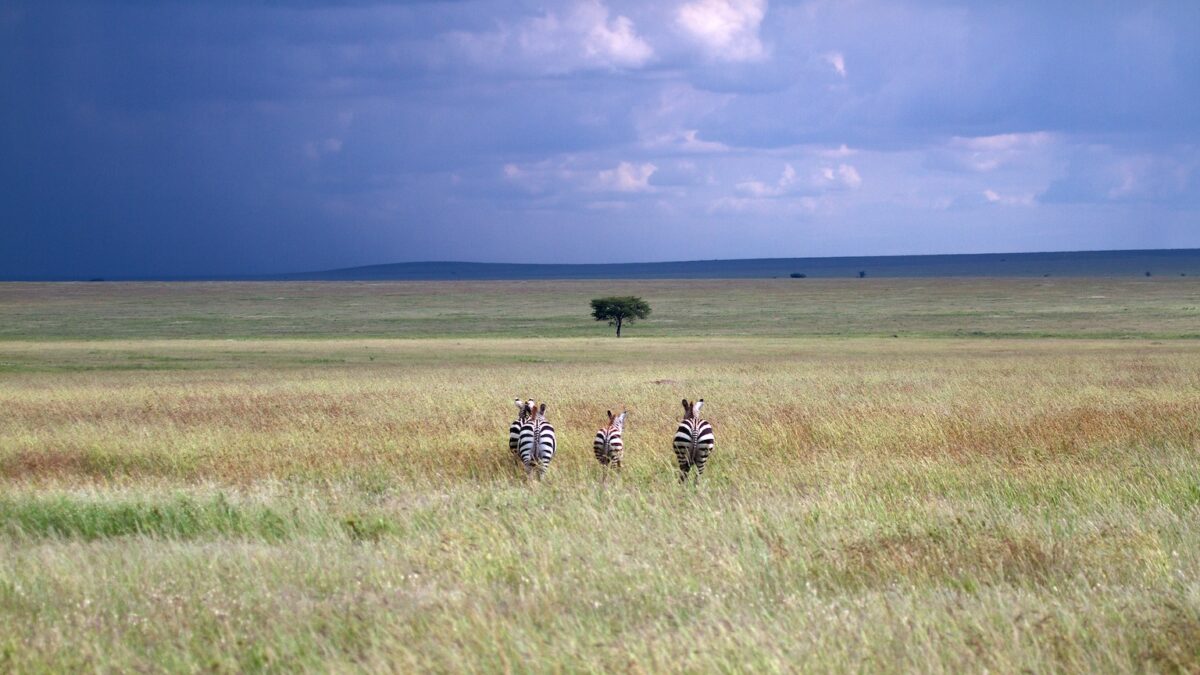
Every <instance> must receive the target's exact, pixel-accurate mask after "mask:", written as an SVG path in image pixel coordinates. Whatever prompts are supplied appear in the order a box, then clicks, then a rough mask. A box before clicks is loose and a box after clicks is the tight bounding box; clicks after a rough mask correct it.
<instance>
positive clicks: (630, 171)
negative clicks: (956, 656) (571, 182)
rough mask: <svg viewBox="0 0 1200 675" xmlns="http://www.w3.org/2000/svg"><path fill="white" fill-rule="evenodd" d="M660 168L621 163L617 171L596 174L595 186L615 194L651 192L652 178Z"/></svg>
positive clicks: (611, 170)
mask: <svg viewBox="0 0 1200 675" xmlns="http://www.w3.org/2000/svg"><path fill="white" fill-rule="evenodd" d="M657 170H658V167H657V166H655V165H653V164H650V163H645V164H633V163H631V162H621V163H620V164H618V165H617V168H615V169H606V170H604V171H601V172H600V173H598V174H596V182H595V186H596V188H597V189H600V190H609V191H613V192H650V191H651V190H653V189H654V188H653V187H652V186H651V185H650V177H651V176H653V175H654V172H655V171H657Z"/></svg>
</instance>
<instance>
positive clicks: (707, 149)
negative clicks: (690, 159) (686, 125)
mask: <svg viewBox="0 0 1200 675" xmlns="http://www.w3.org/2000/svg"><path fill="white" fill-rule="evenodd" d="M699 134H700V132H699V131H697V130H696V129H680V130H677V131H671V132H667V133H664V134H659V135H657V136H655V137H654V138H651V139H649V140H647V141H645V143H644V145H645V146H646V147H647V148H651V149H667V150H675V151H679V152H695V153H720V152H728V151H729V150H730V147H729V146H728V145H725V144H724V143H718V142H717V141H706V140H704V139H702V138H700V136H699Z"/></svg>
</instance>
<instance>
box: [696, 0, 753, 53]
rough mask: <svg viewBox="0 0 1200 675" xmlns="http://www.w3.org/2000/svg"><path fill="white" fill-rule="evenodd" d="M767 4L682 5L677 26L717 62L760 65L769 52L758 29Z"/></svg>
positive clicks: (715, 1) (730, 0)
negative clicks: (756, 63) (741, 62)
mask: <svg viewBox="0 0 1200 675" xmlns="http://www.w3.org/2000/svg"><path fill="white" fill-rule="evenodd" d="M766 13H767V2H766V0H696V1H695V2H689V3H686V4H684V5H682V6H681V7H680V8H679V11H678V12H677V13H676V16H675V22H676V25H678V26H679V27H680V28H682V29H683V30H684V32H686V33H687V34H688V36H689V37H690V38H691V39H692V40H694V41H695V42H697V43H698V44H700V46H701V47H702V48H703V49H704V50H705V51H706V52H707V53H708V55H709V56H710V57H711V58H713V59H715V60H718V61H759V60H762V59H763V58H765V57H766V50H765V49H764V47H763V44H762V42H761V41H760V40H759V37H758V31H759V25H760V24H761V23H762V20H763V16H764V15H766Z"/></svg>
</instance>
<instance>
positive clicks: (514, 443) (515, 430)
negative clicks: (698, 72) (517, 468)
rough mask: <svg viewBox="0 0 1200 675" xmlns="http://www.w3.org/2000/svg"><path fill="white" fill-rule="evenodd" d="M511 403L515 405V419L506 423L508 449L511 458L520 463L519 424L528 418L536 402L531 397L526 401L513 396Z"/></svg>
mask: <svg viewBox="0 0 1200 675" xmlns="http://www.w3.org/2000/svg"><path fill="white" fill-rule="evenodd" d="M513 405H515V406H517V419H515V420H513V422H512V424H510V425H508V449H509V450H511V451H512V455H513V459H514V460H515V461H516V462H517V463H518V464H520V463H521V451H520V449H519V447H518V446H519V445H520V440H521V425H522V424H524V423H525V421H526V420H527V419H529V416H530V413H531V412H533V409H534V407H535V406H536V404H535V403H534V402H533V399H529V401H528V402H522V401H521V399H519V398H514V399H513Z"/></svg>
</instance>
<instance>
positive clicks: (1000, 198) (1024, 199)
mask: <svg viewBox="0 0 1200 675" xmlns="http://www.w3.org/2000/svg"><path fill="white" fill-rule="evenodd" d="M983 198H984V199H986V200H987V202H988V203H989V204H998V205H1000V206H1033V203H1034V200H1033V195H1032V194H1023V195H1013V194H1000V193H999V192H996V191H995V190H993V189H991V188H988V189H986V190H984V191H983Z"/></svg>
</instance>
